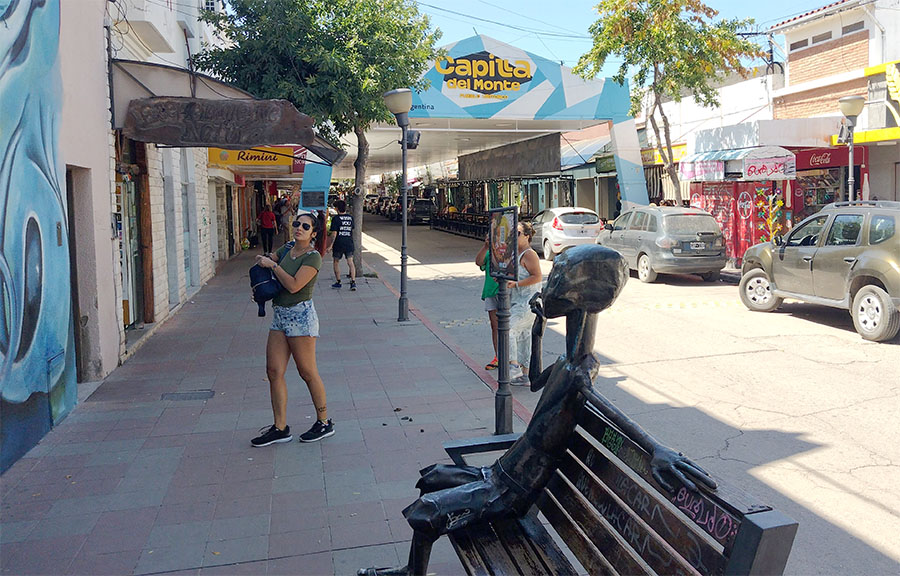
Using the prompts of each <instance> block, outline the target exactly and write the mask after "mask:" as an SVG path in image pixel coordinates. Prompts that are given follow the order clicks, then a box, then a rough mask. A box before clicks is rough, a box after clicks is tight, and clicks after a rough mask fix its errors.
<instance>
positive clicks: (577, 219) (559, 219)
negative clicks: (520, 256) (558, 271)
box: [531, 208, 603, 260]
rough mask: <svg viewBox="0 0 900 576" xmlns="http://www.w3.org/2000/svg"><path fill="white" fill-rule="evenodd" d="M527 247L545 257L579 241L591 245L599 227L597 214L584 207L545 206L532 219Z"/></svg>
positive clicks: (600, 228)
mask: <svg viewBox="0 0 900 576" xmlns="http://www.w3.org/2000/svg"><path fill="white" fill-rule="evenodd" d="M531 225H532V226H534V238H532V239H531V247H532V248H534V249H535V250H536V251H537V252H538V254H543V256H544V258H545V259H547V260H553V258H555V257H556V255H557V254H559V253H560V252H562V251H563V250H565V249H566V248H571V247H572V246H578V245H579V244H593V243H594V242H596V241H597V236H599V235H600V232H601V231H602V230H603V226H602V225H601V224H600V217H599V216H597V213H596V212H594V211H593V210H590V209H588V208H547V209H546V210H544V211H542V212H539V213H538V214H537V215H536V216H535V217H534V218H533V219H532V220H531Z"/></svg>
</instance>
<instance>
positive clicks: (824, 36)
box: [812, 30, 831, 44]
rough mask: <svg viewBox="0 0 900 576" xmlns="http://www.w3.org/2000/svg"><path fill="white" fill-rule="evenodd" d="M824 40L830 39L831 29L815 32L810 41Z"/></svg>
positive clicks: (818, 41)
mask: <svg viewBox="0 0 900 576" xmlns="http://www.w3.org/2000/svg"><path fill="white" fill-rule="evenodd" d="M826 40H831V31H830V30H829V31H828V32H823V33H821V34H816V35H815V36H813V37H812V43H813V44H818V43H820V42H825V41H826Z"/></svg>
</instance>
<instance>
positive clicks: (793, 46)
mask: <svg viewBox="0 0 900 576" xmlns="http://www.w3.org/2000/svg"><path fill="white" fill-rule="evenodd" d="M807 46H809V39H808V38H804V39H803V40H797V41H796V42H792V43H791V52H793V51H794V50H799V49H801V48H806V47H807Z"/></svg>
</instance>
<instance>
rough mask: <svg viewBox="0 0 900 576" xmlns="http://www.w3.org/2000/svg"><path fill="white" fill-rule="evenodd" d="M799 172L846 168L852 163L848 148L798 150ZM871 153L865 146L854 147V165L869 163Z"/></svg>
mask: <svg viewBox="0 0 900 576" xmlns="http://www.w3.org/2000/svg"><path fill="white" fill-rule="evenodd" d="M795 154H796V157H797V170H820V169H822V168H837V167H839V166H846V165H847V163H848V162H849V161H850V158H849V154H848V150H847V147H846V146H841V147H839V148H813V149H812V150H798V151H797V152H795ZM868 158H869V151H868V150H867V149H866V147H865V146H854V147H853V163H854V164H856V165H864V164H867V163H868Z"/></svg>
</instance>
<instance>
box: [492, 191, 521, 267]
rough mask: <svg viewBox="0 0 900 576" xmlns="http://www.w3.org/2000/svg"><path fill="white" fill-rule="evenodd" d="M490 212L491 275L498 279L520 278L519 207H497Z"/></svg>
mask: <svg viewBox="0 0 900 576" xmlns="http://www.w3.org/2000/svg"><path fill="white" fill-rule="evenodd" d="M489 213H490V219H491V220H490V223H491V232H490V243H491V264H490V267H491V268H490V270H491V277H493V278H494V279H496V280H513V281H515V280H518V279H519V271H518V264H519V258H518V256H519V243H518V232H519V207H518V206H506V207H504V208H495V209H493V210H490V211H489Z"/></svg>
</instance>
